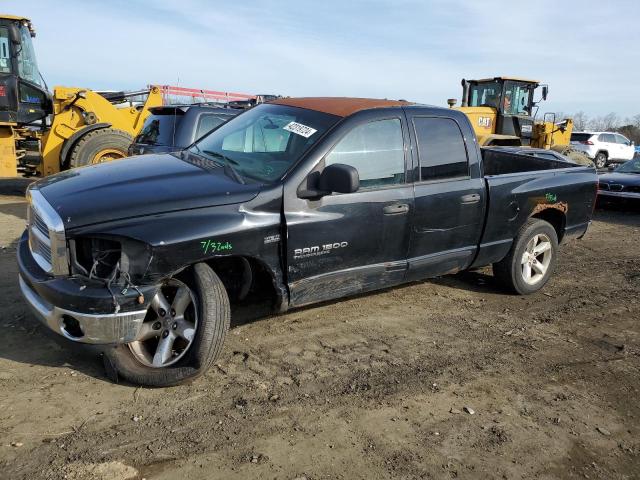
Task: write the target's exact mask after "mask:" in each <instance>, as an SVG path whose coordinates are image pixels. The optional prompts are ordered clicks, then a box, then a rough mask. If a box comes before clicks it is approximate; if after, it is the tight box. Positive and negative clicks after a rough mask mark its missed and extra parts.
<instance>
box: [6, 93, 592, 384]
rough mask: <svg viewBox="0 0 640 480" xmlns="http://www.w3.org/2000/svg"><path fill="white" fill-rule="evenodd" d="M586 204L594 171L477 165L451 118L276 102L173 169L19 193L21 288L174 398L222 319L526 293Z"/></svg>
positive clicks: (52, 319) (111, 174)
mask: <svg viewBox="0 0 640 480" xmlns="http://www.w3.org/2000/svg"><path fill="white" fill-rule="evenodd" d="M596 188H597V177H596V172H595V170H594V168H593V167H585V166H580V165H574V164H569V163H567V162H558V161H553V160H547V159H540V158H536V157H532V156H528V155H519V154H514V153H510V152H501V151H499V150H485V151H483V150H481V149H480V148H479V146H478V142H477V140H476V137H475V136H474V132H473V129H472V127H471V125H470V123H469V120H468V119H467V117H466V116H465V115H464V114H463V113H460V112H458V111H456V110H452V109H443V108H437V107H429V106H423V105H416V104H412V103H409V102H405V101H392V100H372V99H360V98H284V99H278V100H275V101H273V102H271V103H268V104H263V105H259V106H257V107H255V108H253V109H250V110H247V111H245V112H243V113H242V114H240V115H238V116H237V117H235V118H233V119H231V120H230V121H229V122H228V123H226V124H224V125H222V126H221V127H219V128H217V129H216V130H214V131H213V132H212V133H210V134H209V135H208V136H206V137H204V138H202V139H200V140H198V141H197V142H196V143H194V144H193V145H192V146H190V147H189V148H187V149H186V150H184V151H182V152H180V153H174V154H163V155H148V156H143V157H137V158H135V159H132V160H127V159H125V160H120V161H117V162H112V163H107V164H101V165H93V166H88V167H86V168H78V169H74V170H69V171H66V172H62V173H60V174H58V175H54V176H51V177H48V178H46V179H43V180H41V181H39V182H37V183H35V184H32V186H31V187H30V188H29V190H28V192H27V196H28V202H29V210H28V225H27V230H26V231H25V233H24V235H23V236H22V238H21V240H20V242H19V248H18V254H17V256H18V262H19V271H20V273H19V282H20V286H21V289H22V292H23V295H24V297H25V299H26V300H27V302H28V303H29V304H30V305H31V307H32V308H33V310H34V311H35V313H36V314H37V315H38V316H39V317H40V319H41V320H42V321H43V322H44V323H45V324H46V325H47V326H48V327H49V328H51V329H52V330H54V331H55V332H57V333H58V334H60V335H63V336H64V337H66V338H67V339H69V340H71V341H74V342H85V343H92V344H104V345H106V347H105V358H106V362H107V366H108V367H109V368H110V371H111V373H112V374H113V373H114V372H115V373H116V378H118V376H120V377H122V378H124V379H126V380H128V381H130V382H133V383H137V384H144V385H154V386H165V385H175V384H178V383H180V382H182V381H185V380H187V379H190V378H193V377H195V376H197V375H199V374H201V373H202V372H204V371H205V370H206V369H207V368H208V367H209V366H210V365H212V363H213V362H214V361H215V359H216V357H217V356H218V355H219V353H220V350H221V347H222V344H223V341H224V338H225V335H226V333H227V330H228V328H229V322H230V305H231V304H232V303H233V302H250V301H252V300H255V299H258V298H260V299H261V301H264V300H265V299H271V301H272V305H273V309H274V310H275V311H276V312H283V311H285V310H287V309H289V308H292V307H297V306H301V305H306V304H310V303H313V302H320V301H325V300H330V299H335V298H338V297H344V296H347V295H353V294H357V293H361V292H367V291H371V290H375V289H379V288H383V287H389V286H392V285H397V284H400V283H403V282H410V281H415V280H418V279H424V278H427V277H433V276H438V275H443V274H449V273H454V272H458V271H460V270H465V269H470V268H476V267H481V266H486V265H493V271H494V274H495V276H496V277H498V278H499V279H500V280H501V281H502V282H503V283H504V285H506V286H507V287H508V288H509V289H510V290H512V291H514V292H517V293H519V294H528V293H532V292H535V291H537V290H538V289H540V288H541V287H542V286H543V285H544V284H545V283H546V282H547V280H548V279H549V276H550V275H551V273H552V271H553V269H554V266H555V264H556V260H557V258H558V244H559V243H561V242H564V241H566V240H567V239H569V238H570V237H580V236H582V235H584V233H585V232H586V230H587V227H588V225H589V222H590V217H591V214H592V212H593V206H594V202H595V198H596Z"/></svg>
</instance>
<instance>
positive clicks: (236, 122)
mask: <svg viewBox="0 0 640 480" xmlns="http://www.w3.org/2000/svg"><path fill="white" fill-rule="evenodd" d="M339 120H340V117H337V116H335V115H329V114H326V113H321V112H317V111H314V110H307V109H304V108H297V107H288V106H284V105H273V104H262V105H258V106H257V107H254V108H252V109H251V110H248V111H246V112H244V113H243V114H241V115H238V116H237V117H235V118H233V119H231V120H229V121H228V122H227V123H225V124H224V125H222V126H221V127H219V128H217V129H216V130H214V131H213V132H211V133H210V134H209V135H207V136H206V137H204V138H202V139H200V140H199V141H197V142H196V143H194V144H193V145H192V146H191V147H190V148H189V152H191V153H194V154H196V155H198V156H200V157H203V158H205V159H208V160H210V161H212V162H214V163H220V164H223V165H224V164H225V163H226V164H229V166H230V167H232V168H233V170H235V172H237V173H238V174H239V175H240V176H241V177H243V178H244V179H249V180H253V181H256V182H260V183H273V182H276V181H277V180H279V179H280V178H282V176H283V175H284V174H285V173H286V172H287V171H288V170H289V169H290V168H291V167H293V166H294V165H295V164H296V162H297V161H298V160H299V159H300V158H301V157H302V155H303V154H304V153H305V152H306V151H307V150H308V149H309V148H310V147H311V146H312V145H313V144H314V143H316V142H317V141H318V139H319V138H320V137H322V135H323V134H324V133H325V132H326V131H327V130H329V129H330V128H331V127H332V126H333V125H335V124H336V123H337V122H338V121H339Z"/></svg>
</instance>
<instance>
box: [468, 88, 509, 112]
mask: <svg viewBox="0 0 640 480" xmlns="http://www.w3.org/2000/svg"><path fill="white" fill-rule="evenodd" d="M501 94H502V84H501V83H500V82H486V83H480V84H477V85H473V84H472V85H471V86H470V89H469V106H470V107H492V108H498V107H499V105H500V95H501Z"/></svg>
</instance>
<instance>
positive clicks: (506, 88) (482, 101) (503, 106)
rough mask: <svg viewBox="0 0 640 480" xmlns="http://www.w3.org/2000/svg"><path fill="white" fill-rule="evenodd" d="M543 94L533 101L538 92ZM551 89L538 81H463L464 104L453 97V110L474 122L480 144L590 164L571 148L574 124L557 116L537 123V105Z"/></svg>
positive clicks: (552, 115)
mask: <svg viewBox="0 0 640 480" xmlns="http://www.w3.org/2000/svg"><path fill="white" fill-rule="evenodd" d="M538 87H540V89H541V92H540V96H539V98H538V99H536V98H534V95H535V94H536V89H537V88H538ZM548 93H549V87H548V86H547V85H545V84H541V83H540V82H539V81H537V80H528V79H524V78H516V77H493V78H484V79H481V80H465V79H463V80H462V103H461V106H460V107H456V106H455V105H456V102H457V100H456V99H455V98H450V99H448V100H447V103H448V104H449V106H450V107H451V108H457V109H458V110H461V111H463V112H464V113H465V114H466V115H467V116H468V117H469V120H470V121H471V124H472V125H473V129H474V130H475V132H476V135H477V136H478V141H479V142H480V145H483V146H489V145H503V146H529V147H535V148H544V149H551V150H555V151H557V152H559V153H561V154H563V155H566V156H568V157H569V158H571V159H572V160H574V161H576V162H578V163H582V164H590V163H591V160H589V158H588V157H587V156H586V155H584V154H583V153H582V152H579V151H577V150H575V149H573V148H572V147H571V144H570V140H571V133H572V131H573V121H572V120H571V119H562V120H561V121H557V120H558V119H556V115H555V114H554V113H545V114H544V115H543V116H542V119H541V120H536V116H537V113H538V112H537V110H538V104H539V103H540V101H542V100H546V99H547V95H548Z"/></svg>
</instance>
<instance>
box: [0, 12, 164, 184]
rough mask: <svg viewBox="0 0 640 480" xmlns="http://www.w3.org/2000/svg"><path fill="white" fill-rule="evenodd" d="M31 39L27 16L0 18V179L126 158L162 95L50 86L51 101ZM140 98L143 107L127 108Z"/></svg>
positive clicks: (152, 91)
mask: <svg viewBox="0 0 640 480" xmlns="http://www.w3.org/2000/svg"><path fill="white" fill-rule="evenodd" d="M34 36H35V32H34V29H33V26H32V25H31V21H30V20H29V19H28V18H24V17H19V16H13V15H2V14H0V177H15V176H17V175H18V174H19V173H22V174H24V175H40V176H46V175H51V174H53V173H56V172H59V171H61V170H65V169H67V168H71V167H79V166H84V165H89V164H92V163H99V162H104V161H109V160H115V159H118V158H122V157H125V156H126V155H127V148H128V147H129V144H130V143H131V141H132V139H133V137H134V136H135V135H137V134H138V132H139V131H140V129H141V128H142V125H143V123H144V120H145V119H146V118H147V116H148V115H149V108H150V107H154V106H160V105H162V103H163V97H162V92H161V90H160V89H159V88H157V87H151V88H149V89H147V90H143V91H138V92H128V93H125V92H103V93H99V92H95V91H92V90H89V89H83V88H68V87H55V88H54V90H53V95H51V94H50V93H49V92H48V90H47V86H46V84H45V82H44V79H43V78H42V75H41V74H40V71H39V70H38V66H37V62H36V56H35V51H34V49H33V43H32V38H33V37H34ZM141 95H144V96H146V101H145V102H144V104H143V105H141V106H133V105H132V104H131V102H130V103H129V104H128V105H127V104H126V101H127V100H128V99H130V98H132V97H134V96H136V97H139V96H141ZM122 103H125V106H122V107H119V106H117V105H118V104H122Z"/></svg>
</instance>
